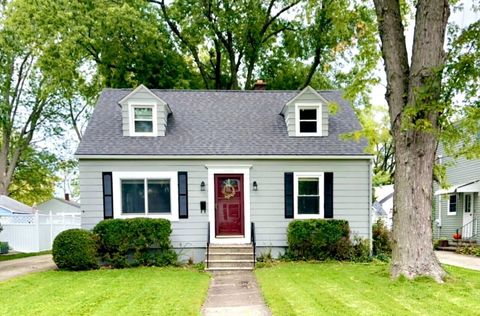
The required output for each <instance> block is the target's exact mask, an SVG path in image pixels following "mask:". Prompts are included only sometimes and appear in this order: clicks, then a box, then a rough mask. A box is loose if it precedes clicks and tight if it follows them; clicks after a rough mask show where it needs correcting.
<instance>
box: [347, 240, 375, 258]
mask: <svg viewBox="0 0 480 316" xmlns="http://www.w3.org/2000/svg"><path fill="white" fill-rule="evenodd" d="M350 260H352V261H354V262H369V261H371V255H370V242H369V241H368V239H365V238H361V237H359V236H355V237H353V243H352V253H351V255H350Z"/></svg>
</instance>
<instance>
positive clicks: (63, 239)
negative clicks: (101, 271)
mask: <svg viewBox="0 0 480 316" xmlns="http://www.w3.org/2000/svg"><path fill="white" fill-rule="evenodd" d="M52 254H53V261H55V264H56V265H57V266H58V268H59V269H64V270H90V269H96V268H98V259H97V243H96V238H95V235H94V234H93V233H91V232H89V231H87V230H83V229H68V230H65V231H63V232H61V233H60V234H58V236H57V237H56V238H55V240H54V242H53V249H52Z"/></svg>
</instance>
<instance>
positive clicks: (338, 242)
mask: <svg viewBox="0 0 480 316" xmlns="http://www.w3.org/2000/svg"><path fill="white" fill-rule="evenodd" d="M287 234H288V249H287V257H289V258H291V259H295V260H299V259H300V260H327V259H336V260H348V259H349V258H350V257H351V242H350V228H349V226H348V222H347V221H345V220H324V219H309V220H294V221H292V222H290V224H289V225H288V230H287Z"/></svg>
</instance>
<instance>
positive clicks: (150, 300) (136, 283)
mask: <svg viewBox="0 0 480 316" xmlns="http://www.w3.org/2000/svg"><path fill="white" fill-rule="evenodd" d="M208 283H209V276H208V275H207V274H206V273H201V272H197V271H194V270H189V269H181V268H136V269H121V270H106V269H103V270H96V271H86V272H63V271H48V272H41V273H36V274H32V275H28V276H25V277H21V278H17V279H12V280H10V281H6V282H0V293H2V294H1V296H0V315H37V316H39V315H198V314H199V311H200V308H201V305H202V304H203V301H204V299H205V297H206V293H207V288H208Z"/></svg>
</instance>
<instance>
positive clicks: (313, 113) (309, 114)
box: [300, 109, 317, 120]
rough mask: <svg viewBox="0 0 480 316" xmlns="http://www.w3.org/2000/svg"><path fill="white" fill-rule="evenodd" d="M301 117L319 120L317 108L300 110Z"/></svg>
mask: <svg viewBox="0 0 480 316" xmlns="http://www.w3.org/2000/svg"><path fill="white" fill-rule="evenodd" d="M300 119H301V120H317V110H316V109H308V110H307V109H303V110H300Z"/></svg>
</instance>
